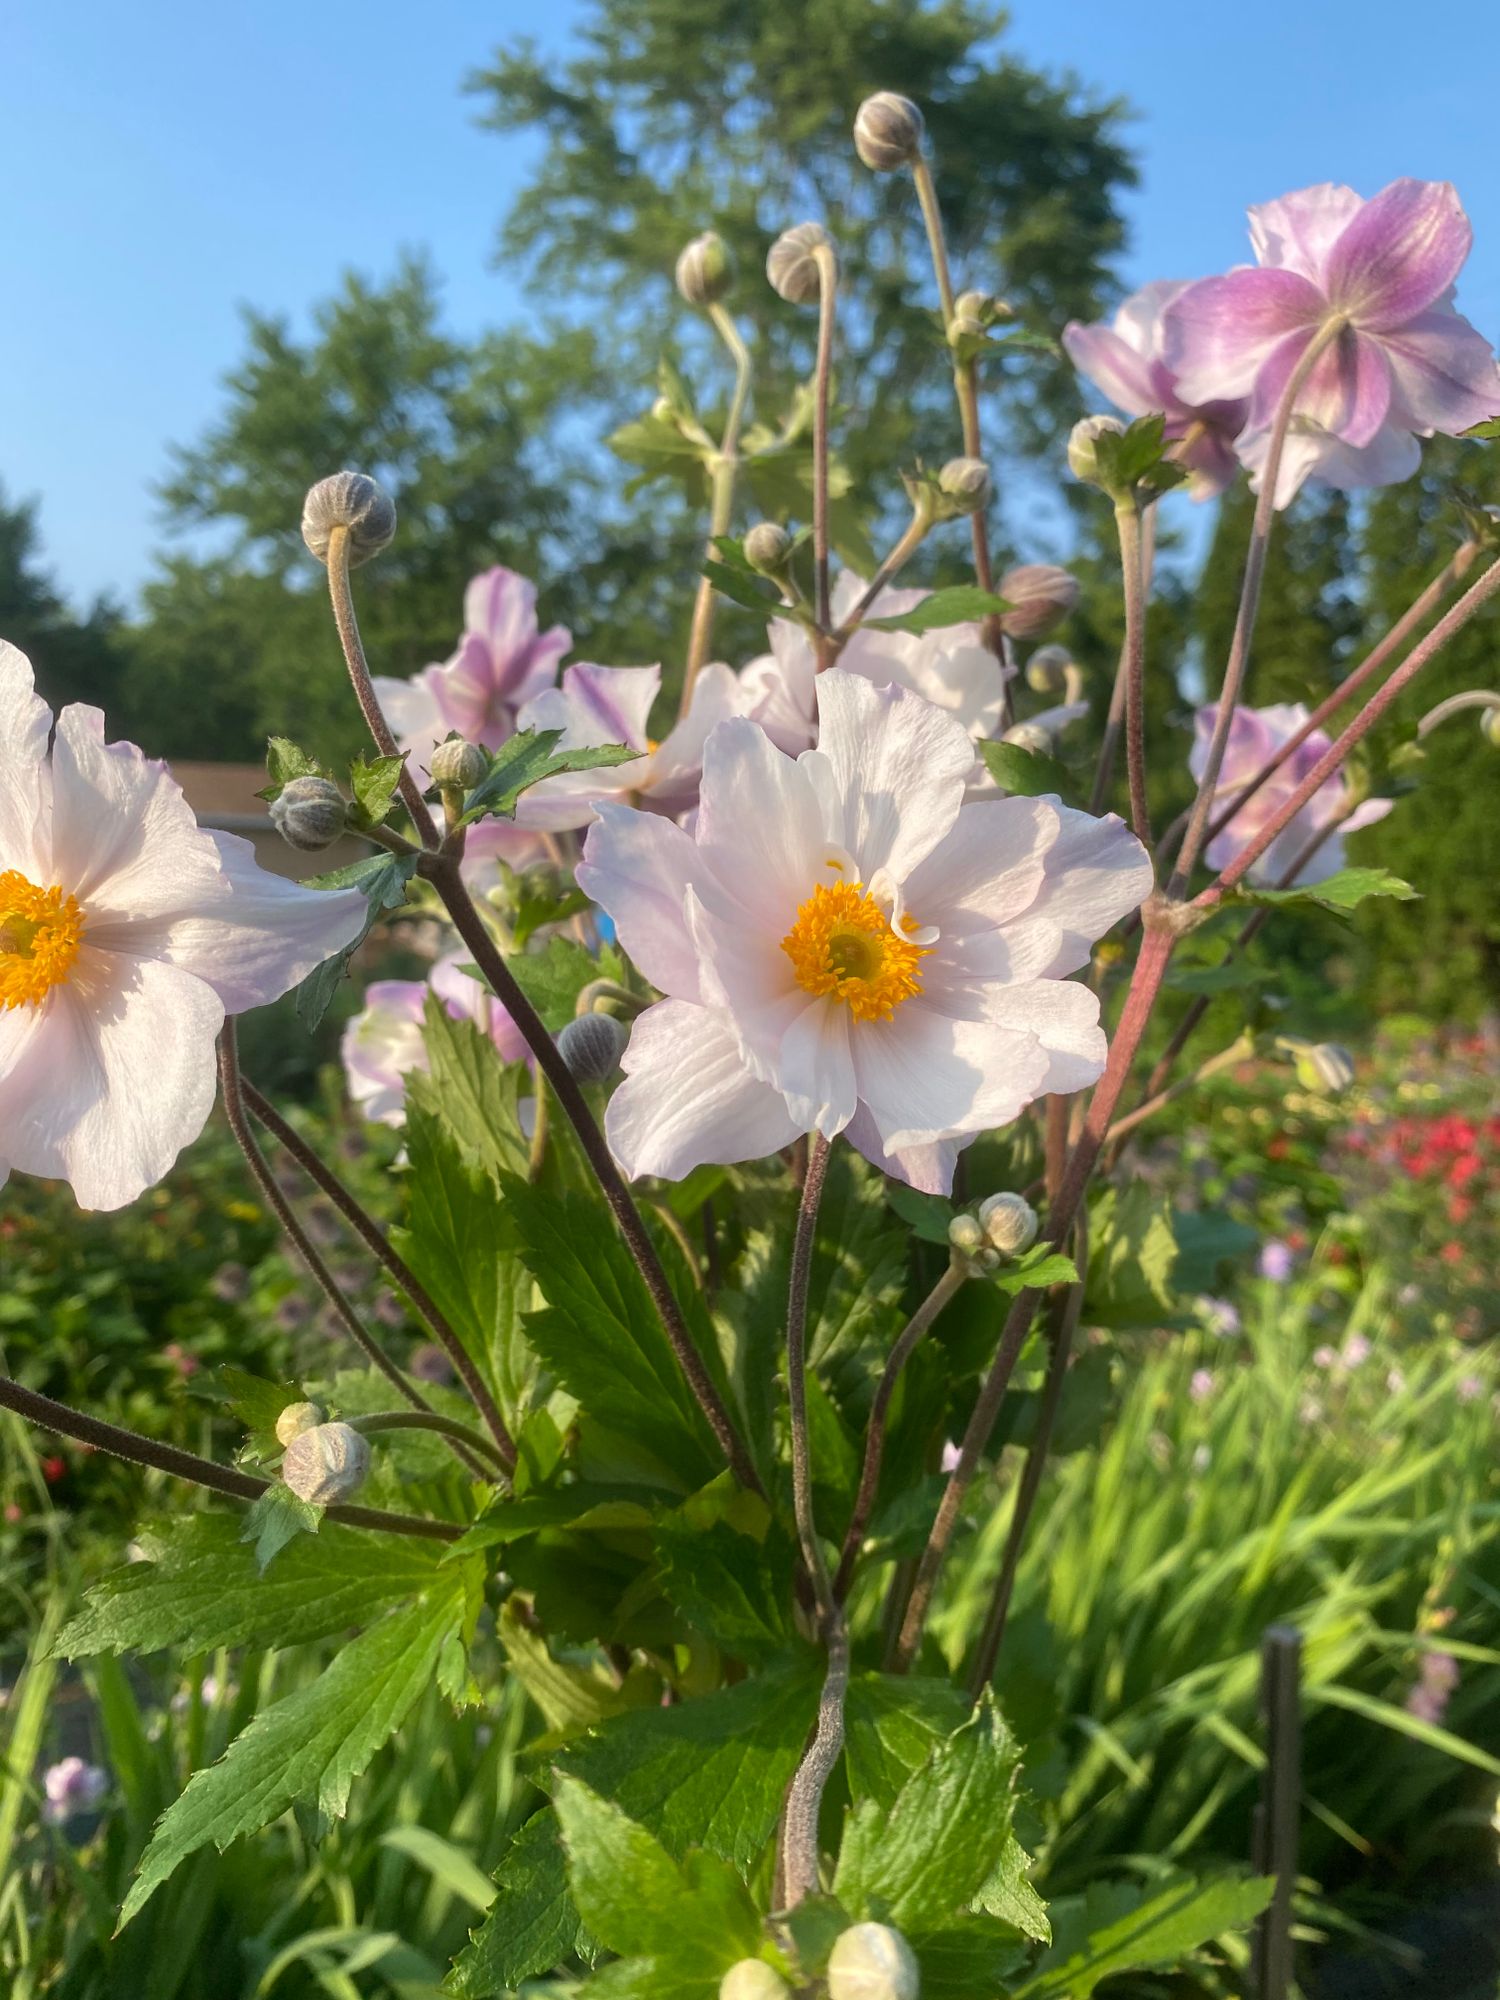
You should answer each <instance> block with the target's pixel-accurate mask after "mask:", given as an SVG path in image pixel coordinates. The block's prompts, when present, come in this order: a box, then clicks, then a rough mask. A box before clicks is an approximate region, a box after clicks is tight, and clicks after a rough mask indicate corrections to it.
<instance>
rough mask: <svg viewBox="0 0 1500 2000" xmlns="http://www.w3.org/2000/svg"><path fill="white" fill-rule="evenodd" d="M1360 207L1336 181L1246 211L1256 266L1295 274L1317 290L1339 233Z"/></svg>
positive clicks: (1358, 198) (1351, 192)
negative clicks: (1311, 283) (1264, 266)
mask: <svg viewBox="0 0 1500 2000" xmlns="http://www.w3.org/2000/svg"><path fill="white" fill-rule="evenodd" d="M1363 207H1364V201H1363V199H1362V197H1361V196H1359V195H1357V194H1356V193H1355V192H1354V189H1353V188H1351V187H1344V186H1342V185H1340V184H1339V183H1338V182H1336V181H1323V182H1321V183H1320V184H1319V185H1318V186H1317V187H1308V188H1299V189H1298V190H1297V192H1296V193H1295V194H1285V195H1283V196H1282V197H1281V199H1280V200H1279V201H1263V202H1261V203H1260V204H1259V206H1257V207H1255V208H1252V209H1251V210H1250V241H1251V244H1252V245H1253V247H1254V250H1255V261H1256V263H1257V264H1269V265H1275V266H1277V267H1279V268H1280V269H1282V270H1286V271H1295V272H1297V273H1298V275H1299V276H1300V277H1304V278H1309V279H1311V280H1312V282H1313V283H1314V284H1315V285H1317V286H1318V287H1319V289H1320V290H1322V289H1324V286H1323V267H1324V263H1325V261H1326V259H1327V256H1328V253H1329V251H1330V250H1331V249H1332V248H1333V246H1334V244H1335V243H1336V242H1337V241H1338V239H1339V237H1340V236H1341V235H1342V233H1343V231H1344V229H1345V228H1346V227H1347V226H1348V224H1349V223H1350V222H1352V221H1353V219H1354V217H1355V216H1356V215H1357V214H1358V213H1359V211H1360V209H1361V208H1363Z"/></svg>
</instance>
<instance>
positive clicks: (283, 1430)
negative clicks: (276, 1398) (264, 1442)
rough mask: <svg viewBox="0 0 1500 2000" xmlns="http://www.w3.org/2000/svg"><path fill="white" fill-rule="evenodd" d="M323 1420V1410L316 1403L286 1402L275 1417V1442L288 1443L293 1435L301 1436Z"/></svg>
mask: <svg viewBox="0 0 1500 2000" xmlns="http://www.w3.org/2000/svg"><path fill="white" fill-rule="evenodd" d="M322 1421H323V1412H322V1411H321V1410H320V1409H319V1408H318V1406H317V1404H316V1403H288V1404H287V1406H286V1408H285V1409H284V1410H283V1411H282V1413H281V1415H280V1416H279V1417H278V1418H277V1419H276V1442H277V1443H278V1444H290V1443H291V1441H292V1439H293V1438H294V1437H301V1435H302V1433H303V1432H304V1431H310V1430H311V1429H312V1428H313V1426H314V1425H315V1424H320V1423H322Z"/></svg>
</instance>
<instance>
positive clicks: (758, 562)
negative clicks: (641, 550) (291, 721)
mask: <svg viewBox="0 0 1500 2000" xmlns="http://www.w3.org/2000/svg"><path fill="white" fill-rule="evenodd" d="M791 552H792V538H791V536H790V535H789V534H788V533H787V531H786V529H785V528H780V527H778V526H777V525H776V523H775V522H774V521H757V522H756V524H755V526H754V527H753V528H751V529H750V531H749V532H748V533H747V534H746V536H745V560H746V562H747V563H749V565H750V567H751V569H758V570H759V571H760V573H761V575H762V576H774V575H775V574H776V572H777V570H779V569H780V568H781V567H782V565H783V564H784V563H785V561H786V559H787V557H788V556H789V555H790V554H791ZM749 1962H750V1961H747V1963H749Z"/></svg>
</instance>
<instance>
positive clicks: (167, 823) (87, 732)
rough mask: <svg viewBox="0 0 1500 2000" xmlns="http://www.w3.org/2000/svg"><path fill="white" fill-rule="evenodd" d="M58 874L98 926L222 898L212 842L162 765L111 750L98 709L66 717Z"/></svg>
mask: <svg viewBox="0 0 1500 2000" xmlns="http://www.w3.org/2000/svg"><path fill="white" fill-rule="evenodd" d="M52 868H53V874H54V876H55V878H56V880H57V881H58V882H60V883H61V885H62V886H63V888H65V889H68V890H70V891H71V892H72V894H73V895H75V896H76V897H77V898H78V900H79V902H80V903H81V904H82V905H83V907H84V910H85V912H86V913H87V914H88V915H89V917H90V919H91V921H92V922H95V923H97V922H99V921H102V919H103V916H104V913H105V912H108V913H110V914H111V915H121V916H124V915H129V916H135V915H142V916H148V915H153V914H155V913H157V912H162V911H168V910H172V909H176V908H180V907H182V905H183V904H184V903H185V902H191V901H193V900H194V899H196V898H198V897H200V896H205V895H208V896H212V895H214V894H216V893H217V884H218V880H219V875H220V872H221V871H220V867H219V860H218V855H217V852H216V850H215V848H214V843H213V840H212V838H211V836H210V835H209V834H207V833H205V832H204V831H203V830H202V829H201V828H200V827H199V825H198V822H197V820H196V819H195V818H194V817H193V811H192V808H191V806H189V804H188V802H187V800H186V799H185V798H184V797H183V796H182V788H181V787H180V786H179V785H178V784H177V783H176V781H175V780H174V779H173V778H172V776H171V774H170V773H169V772H168V770H167V767H166V765H165V764H159V763H157V762H155V761H154V760H153V759H151V758H149V757H145V756H143V755H142V754H141V752H140V751H139V750H137V749H136V747H135V745H134V744H133V743H106V742H105V740H104V718H103V716H102V715H101V714H100V713H99V711H98V709H96V708H81V707H73V708H65V709H64V710H63V711H62V713H61V714H60V715H59V716H58V718H57V732H56V735H55V737H54V739H53V746H52Z"/></svg>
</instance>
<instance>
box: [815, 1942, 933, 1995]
mask: <svg viewBox="0 0 1500 2000" xmlns="http://www.w3.org/2000/svg"><path fill="white" fill-rule="evenodd" d="M921 1991H922V1975H921V1973H920V1971H919V1970H918V1968H917V1961H916V1955H915V1954H914V1953H913V1951H912V1948H911V1946H910V1945H909V1944H908V1943H907V1942H906V1939H905V1938H904V1937H902V1935H901V1933H900V1931H893V1930H892V1929H891V1927H890V1925H889V1924H855V1925H854V1927H853V1928H852V1929H851V1930H847V1931H842V1932H840V1934H839V1936H838V1937H837V1938H836V1939H835V1940H834V1945H833V1950H832V1951H831V1952H830V1953H829V1955H828V2000H918V1995H919V1994H920V1993H921Z"/></svg>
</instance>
